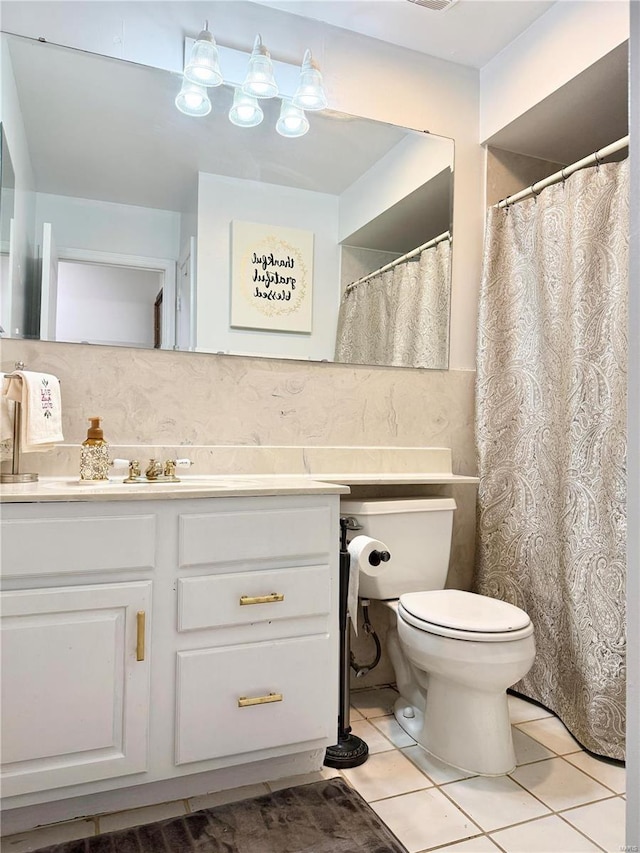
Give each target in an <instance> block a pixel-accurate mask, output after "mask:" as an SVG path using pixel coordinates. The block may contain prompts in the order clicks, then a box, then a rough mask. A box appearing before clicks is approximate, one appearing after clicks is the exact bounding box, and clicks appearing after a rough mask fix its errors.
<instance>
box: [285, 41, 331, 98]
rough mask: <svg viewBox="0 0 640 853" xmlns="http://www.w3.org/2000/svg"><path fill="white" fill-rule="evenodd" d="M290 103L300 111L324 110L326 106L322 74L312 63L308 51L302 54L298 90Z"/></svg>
mask: <svg viewBox="0 0 640 853" xmlns="http://www.w3.org/2000/svg"><path fill="white" fill-rule="evenodd" d="M291 103H292V104H293V106H294V107H298V108H299V109H301V110H324V109H325V108H326V106H327V96H326V94H325V91H324V86H323V84H322V74H321V73H320V69H319V68H318V66H317V65H316V63H315V62H314V61H313V58H312V56H311V51H310V50H306V51H305V53H304V58H303V60H302V67H301V69H300V79H299V81H298V88H297V89H296V91H295V94H294V96H293V98H292V100H291Z"/></svg>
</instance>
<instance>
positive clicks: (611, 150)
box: [494, 136, 629, 207]
mask: <svg viewBox="0 0 640 853" xmlns="http://www.w3.org/2000/svg"><path fill="white" fill-rule="evenodd" d="M628 147H629V137H628V136H623V137H622V139H618V141H617V142H612V143H611V144H610V145H605V147H604V148H601V149H600V150H599V151H594V153H593V154H589V155H587V156H586V157H583V158H582V160H578V162H577V163H572V164H571V165H570V166H565V167H564V169H560V171H559V172H554V174H553V175H549V177H548V178H544V179H543V180H542V181H537V182H536V183H535V184H531V186H530V187H527V188H526V189H524V190H520V192H517V193H515V195H510V196H508V197H507V198H503V199H502V201H499V202H498V203H497V204H496V205H494V207H509V206H510V205H512V204H516V202H518V201H523V200H524V199H525V198H529V197H530V196H532V195H533V196H537V195H539V194H540V192H541V191H542V190H543V189H545V187H550V186H551V184H557V183H559V182H560V181H564V180H566V178H568V177H569V175H572V174H573V173H574V172H577V171H578V170H579V169H585V168H586V167H587V166H593V164H594V163H596V164H598V165H599V164H600V161H601V160H604V159H605V157H609V155H610V154H615V153H616V152H618V151H622V149H623V148H628Z"/></svg>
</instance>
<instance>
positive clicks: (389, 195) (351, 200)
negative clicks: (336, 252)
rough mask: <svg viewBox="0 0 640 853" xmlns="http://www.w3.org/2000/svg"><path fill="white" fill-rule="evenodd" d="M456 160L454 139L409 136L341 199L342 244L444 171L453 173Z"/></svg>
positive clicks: (340, 228) (355, 183)
mask: <svg viewBox="0 0 640 853" xmlns="http://www.w3.org/2000/svg"><path fill="white" fill-rule="evenodd" d="M453 158H454V143H453V142H452V141H451V140H450V139H443V138H442V137H440V136H431V135H426V134H424V135H418V134H416V135H413V134H412V135H411V136H407V137H406V138H405V139H403V140H402V141H401V142H399V143H398V144H397V145H396V146H394V148H392V149H391V151H389V152H388V153H387V154H385V156H384V157H382V158H381V159H380V160H378V162H377V163H375V165H373V166H372V167H371V168H370V169H368V170H367V171H366V172H365V173H364V174H363V175H361V176H360V177H359V178H358V180H357V181H354V182H353V184H351V186H350V187H348V188H347V189H346V190H345V191H344V192H343V193H342V195H341V196H340V227H339V239H340V241H341V242H342V241H343V240H346V239H347V238H348V237H349V236H350V235H351V234H353V233H354V232H355V231H357V230H358V229H359V228H362V227H363V226H364V225H366V224H367V223H368V222H371V220H372V219H375V218H376V216H380V214H381V213H384V211H385V210H388V209H389V208H390V207H392V205H394V204H396V203H397V202H399V201H401V200H402V199H403V198H405V196H408V195H409V194H410V193H412V192H413V191H414V190H416V189H418V187H421V186H422V185H423V184H426V183H427V181H429V180H430V179H431V178H433V177H435V176H436V175H437V174H439V173H440V172H442V171H443V170H444V169H452V168H453ZM434 236H436V235H434Z"/></svg>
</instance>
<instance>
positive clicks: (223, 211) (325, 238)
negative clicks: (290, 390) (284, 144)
mask: <svg viewBox="0 0 640 853" xmlns="http://www.w3.org/2000/svg"><path fill="white" fill-rule="evenodd" d="M233 220H239V221H246V222H260V223H262V222H264V223H267V224H270V225H277V226H281V227H289V228H301V229H303V230H308V231H312V232H313V234H314V246H313V261H314V268H313V308H312V319H313V332H312V333H311V334H310V335H308V334H293V333H284V332H271V331H270V332H259V331H253V332H252V331H247V330H243V329H231V328H230V327H229V317H230V288H229V282H230V281H231V270H230V259H231V254H230V234H231V222H232V221H233ZM337 223H338V198H337V196H333V195H328V194H326V193H316V192H309V191H308V190H297V189H293V188H291V187H281V186H277V185H275V184H264V183H258V182H256V181H245V180H239V179H237V178H224V177H220V176H219V175H209V174H206V173H202V172H201V173H200V175H199V185H198V275H197V282H198V290H197V303H198V315H197V337H196V341H197V348H198V350H200V351H204V352H207V351H208V352H211V351H213V352H219V351H222V352H231V353H252V352H261V353H267V352H268V353H269V354H273V355H274V356H289V357H294V358H306V357H307V356H309V357H310V358H313V359H323V358H332V357H333V351H334V347H335V334H336V321H337V305H338V302H339V297H340V253H339V247H338V224H337Z"/></svg>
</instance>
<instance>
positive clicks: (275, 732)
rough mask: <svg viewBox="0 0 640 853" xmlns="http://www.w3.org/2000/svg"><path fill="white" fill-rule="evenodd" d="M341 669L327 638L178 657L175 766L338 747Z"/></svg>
mask: <svg viewBox="0 0 640 853" xmlns="http://www.w3.org/2000/svg"><path fill="white" fill-rule="evenodd" d="M337 665H338V661H337V652H336V650H335V645H334V643H333V642H332V640H331V638H330V637H328V636H327V635H320V636H312V637H304V638H298V639H295V640H280V641H277V642H270V643H251V644H248V645H245V646H233V647H224V648H218V649H199V650H197V651H188V652H179V653H178V671H177V687H178V697H177V713H176V764H186V763H189V762H193V761H204V760H207V759H213V758H221V757H223V756H231V755H240V754H242V753H246V752H254V751H257V750H262V749H270V748H272V747H278V746H283V745H285V744H294V743H305V742H311V741H318V740H325V741H326V742H333V741H334V740H335V735H336V720H337V713H338V710H337V701H336V696H335V692H336V691H335V689H334V683H335V682H336V681H337ZM254 703H255V704H254ZM329 739H330V741H329Z"/></svg>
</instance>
